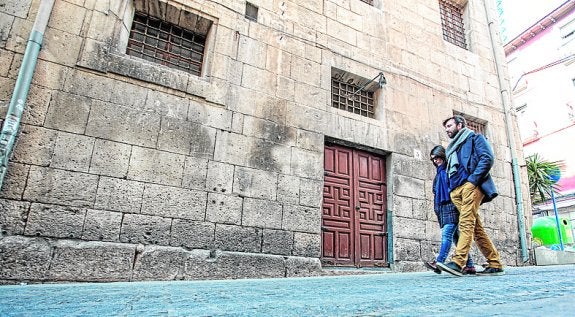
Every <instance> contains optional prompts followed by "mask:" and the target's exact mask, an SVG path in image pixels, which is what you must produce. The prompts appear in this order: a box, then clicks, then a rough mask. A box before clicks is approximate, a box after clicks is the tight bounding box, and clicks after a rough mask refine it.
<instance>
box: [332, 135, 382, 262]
mask: <svg viewBox="0 0 575 317" xmlns="http://www.w3.org/2000/svg"><path fill="white" fill-rule="evenodd" d="M324 169H325V177H324V192H323V214H322V262H323V263H324V264H327V265H347V266H358V267H361V266H388V263H387V232H386V231H387V230H386V228H387V225H386V223H387V221H386V210H387V201H386V188H387V186H386V184H385V159H384V158H382V157H379V156H376V155H373V154H370V153H368V152H364V151H359V150H354V149H350V148H346V147H342V146H338V145H329V146H326V147H325V160H324Z"/></svg>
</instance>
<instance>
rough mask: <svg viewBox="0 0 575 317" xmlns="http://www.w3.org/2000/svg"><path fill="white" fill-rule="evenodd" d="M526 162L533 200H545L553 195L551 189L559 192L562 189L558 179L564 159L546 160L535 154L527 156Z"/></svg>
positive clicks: (535, 201)
mask: <svg viewBox="0 0 575 317" xmlns="http://www.w3.org/2000/svg"><path fill="white" fill-rule="evenodd" d="M525 162H526V163H527V177H528V178H529V194H530V195H531V201H532V202H534V203H537V202H542V201H545V200H547V199H548V198H550V197H551V191H553V193H557V192H558V191H559V190H560V187H559V185H558V184H557V180H558V179H559V175H560V174H561V168H562V167H563V162H562V161H546V160H544V159H542V158H541V157H540V156H539V154H534V155H531V156H529V157H527V158H526V159H525Z"/></svg>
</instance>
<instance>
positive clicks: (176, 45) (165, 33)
mask: <svg viewBox="0 0 575 317" xmlns="http://www.w3.org/2000/svg"><path fill="white" fill-rule="evenodd" d="M191 15H192V17H191V18H192V21H195V23H193V26H194V28H193V29H187V28H183V27H180V26H178V25H175V24H172V23H170V22H167V21H163V20H161V19H159V18H157V17H154V16H151V15H148V14H146V13H143V12H138V11H136V13H135V15H134V21H133V23H132V30H131V32H130V38H129V40H128V46H127V48H126V54H128V55H132V56H136V57H140V58H143V59H145V60H148V61H151V62H155V63H158V64H162V65H166V66H168V67H172V68H176V69H180V70H183V71H186V72H189V73H191V74H193V75H196V76H200V75H201V73H202V65H203V62H204V50H205V46H206V36H207V33H208V31H209V29H210V27H211V25H212V22H211V21H209V20H207V19H205V18H201V17H198V16H196V15H194V14H191ZM188 18H189V17H188Z"/></svg>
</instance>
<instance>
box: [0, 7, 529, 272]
mask: <svg viewBox="0 0 575 317" xmlns="http://www.w3.org/2000/svg"><path fill="white" fill-rule="evenodd" d="M486 1H487V2H488V4H487V6H488V8H489V9H488V10H487V11H486V10H485V9H484V1H467V2H466V3H465V2H462V3H463V4H464V5H465V6H466V7H465V10H466V11H465V15H464V16H465V30H466V36H467V37H468V39H467V40H468V43H469V47H468V48H467V49H463V48H461V47H457V46H455V45H453V44H451V43H449V42H446V41H444V40H443V38H442V26H441V18H440V13H439V5H438V2H437V1H420V0H408V1H391V0H374V1H360V0H343V1H342V0H324V1H307V0H282V1H267V0H261V1H260V0H253V1H250V3H251V4H252V5H254V6H256V7H257V8H258V11H257V16H256V17H255V19H248V18H246V17H245V10H246V2H245V1H224V0H210V1H204V0H202V1H200V0H110V1H97V0H57V1H56V2H55V5H54V8H53V10H52V12H51V16H50V20H49V23H48V28H47V30H46V32H45V34H44V45H43V47H42V50H41V52H40V56H39V59H38V62H37V66H36V69H35V73H34V77H33V81H32V85H31V87H30V93H29V97H28V100H27V102H26V108H25V112H24V116H23V118H22V125H21V127H20V133H19V135H18V139H17V143H16V146H15V149H14V152H13V155H12V156H11V159H10V164H9V169H8V176H7V177H6V179H5V181H4V183H3V186H2V189H1V191H0V227H1V231H0V232H1V233H0V282H1V283H19V282H23V281H25V282H34V283H38V282H64V281H66V282H68V281H82V282H83V281H136V280H177V279H219V278H260V277H286V276H310V275H319V274H328V273H326V270H325V267H322V263H321V254H322V253H321V250H322V214H323V207H322V202H323V194H324V147H325V145H326V143H328V142H333V143H336V144H341V145H345V146H348V147H350V148H357V149H361V150H365V151H368V152H370V153H375V154H377V155H380V156H383V157H385V160H386V166H385V169H386V180H385V182H386V184H387V192H386V193H384V195H385V197H386V199H387V205H386V206H385V208H386V210H385V211H386V214H387V217H388V219H387V221H388V227H389V229H390V231H389V233H388V234H389V236H388V239H389V248H388V249H387V252H388V254H389V259H388V263H387V265H388V267H389V268H390V269H391V270H395V271H414V270H423V269H424V268H423V265H422V264H421V261H422V260H427V259H430V258H432V257H433V256H434V252H437V251H438V247H439V241H440V231H439V228H438V225H437V223H436V219H435V215H434V213H433V210H432V193H431V181H432V179H433V176H434V173H435V170H434V169H433V167H432V165H431V164H430V163H429V161H428V159H427V153H429V150H430V149H431V148H432V147H433V145H435V144H443V145H446V144H447V143H448V139H447V136H446V135H445V133H444V132H443V129H442V127H441V122H442V120H443V119H445V118H447V117H449V116H451V115H453V113H454V112H457V113H463V114H465V115H467V116H469V117H470V118H475V119H477V120H479V121H480V122H483V123H486V126H487V136H488V137H489V139H490V141H491V142H492V143H493V146H494V150H495V154H496V157H497V162H496V166H495V168H494V170H493V173H492V174H493V177H494V178H495V181H496V183H497V185H498V186H499V188H501V189H502V195H501V196H500V197H499V198H498V200H497V202H495V203H493V204H491V205H489V206H485V208H483V209H482V216H483V217H484V219H486V220H485V223H486V225H487V230H488V231H489V234H490V235H491V236H492V237H493V240H494V242H495V244H496V246H497V247H498V248H499V250H500V251H501V252H502V257H503V260H504V262H505V263H506V264H507V265H521V262H520V259H519V258H520V256H519V251H518V249H519V241H518V230H519V229H518V223H517V211H516V209H515V208H514V206H515V203H514V201H515V194H514V192H513V190H512V188H513V187H512V186H511V185H510V184H512V181H513V180H512V173H511V168H510V158H509V154H508V153H509V151H510V149H509V145H508V143H507V138H508V137H509V136H507V135H506V129H505V122H504V116H503V110H502V109H503V108H502V99H501V95H500V93H499V92H500V87H499V86H498V84H497V83H498V78H497V76H498V75H497V74H496V72H495V66H494V65H495V64H494V63H495V58H494V55H493V54H494V53H493V51H495V54H499V55H501V56H503V50H502V48H501V47H499V46H500V45H499V44H500V43H496V46H495V50H493V48H492V43H491V42H490V36H489V33H488V17H487V15H486V12H491V13H494V10H493V9H490V8H491V7H492V6H491V7H490V6H489V4H490V3H491V2H492V1H490V0H486ZM368 2H372V4H370V3H368ZM460 2H461V1H458V3H459V4H460V5H461V4H462V3H460ZM39 3H40V0H21V1H3V4H4V5H0V110H1V111H2V112H1V114H2V118H4V117H5V113H6V110H7V108H8V104H9V100H10V98H11V95H12V91H13V88H14V85H15V83H16V80H17V76H18V71H19V69H20V67H21V66H22V60H23V55H24V51H25V48H26V41H27V39H28V37H29V34H30V30H31V28H32V25H33V23H34V20H35V17H36V14H37V12H38V8H39ZM136 11H138V12H144V13H146V14H148V15H150V16H152V17H155V18H157V19H159V20H162V21H166V22H170V23H172V24H174V25H177V26H179V27H183V28H189V29H194V28H195V30H197V31H198V32H203V33H202V34H203V35H204V36H205V43H204V48H203V54H204V55H203V57H202V58H201V63H202V70H201V75H200V76H197V75H193V74H190V73H188V72H186V71H183V70H180V69H175V68H171V67H168V66H166V65H163V64H162V63H158V62H154V61H148V60H145V59H142V58H139V57H136V56H132V55H128V54H126V48H127V46H128V39H129V37H130V31H131V29H132V25H133V19H134V12H136ZM334 72H339V73H345V74H347V75H346V76H349V77H348V78H352V79H353V78H355V79H358V78H359V80H362V81H363V82H364V83H368V81H369V80H370V79H371V78H373V77H374V76H375V75H377V74H379V73H380V72H383V73H384V75H385V78H386V81H387V83H386V84H385V85H383V86H382V87H377V85H373V84H372V85H371V86H370V87H371V88H370V89H371V92H373V98H374V103H373V106H374V109H375V110H374V118H368V117H365V116H361V115H358V114H355V113H352V112H348V111H346V110H341V109H338V108H335V107H333V106H332V98H333V94H332V93H333V91H332V78H333V74H334ZM501 76H505V74H501ZM355 79H354V80H355ZM513 120H515V119H514V118H513ZM513 127H515V122H513ZM510 137H514V138H517V130H516V129H514V131H513V135H512V136H510ZM515 150H517V151H519V152H518V153H519V157H521V149H520V148H518V149H515ZM526 182H527V181H526V179H523V181H522V183H521V184H519V185H520V186H521V187H522V188H524V189H526V188H527V187H526ZM524 192H527V190H524ZM520 199H522V200H523V201H524V203H525V205H528V204H529V201H528V200H527V198H520ZM526 217H527V218H526V221H527V222H528V223H529V221H530V218H529V217H530V216H526ZM474 252H475V254H474V255H476V256H477V257H478V258H477V261H478V263H481V258H480V257H479V256H478V255H477V254H476V253H477V251H476V250H475V251H474Z"/></svg>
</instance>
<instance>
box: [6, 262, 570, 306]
mask: <svg viewBox="0 0 575 317" xmlns="http://www.w3.org/2000/svg"><path fill="white" fill-rule="evenodd" d="M506 273H507V274H506V275H504V276H498V277H495V276H492V277H491V276H489V277H480V276H475V277H462V278H457V277H452V276H450V275H448V274H441V275H437V274H435V273H432V272H419V273H384V274H369V275H347V276H334V277H314V278H285V279H262V280H253V279H251V280H219V281H181V282H133V283H99V284H97V283H87V284H43V285H10V286H8V285H7V286H0V316H298V317H300V316H430V315H433V316H470V315H477V316H493V315H498V316H545V315H546V316H573V315H574V312H575V265H560V266H545V267H542V266H531V267H520V268H512V267H508V268H506Z"/></svg>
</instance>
